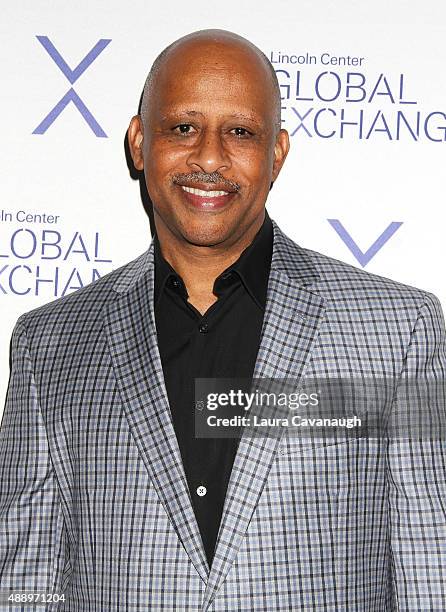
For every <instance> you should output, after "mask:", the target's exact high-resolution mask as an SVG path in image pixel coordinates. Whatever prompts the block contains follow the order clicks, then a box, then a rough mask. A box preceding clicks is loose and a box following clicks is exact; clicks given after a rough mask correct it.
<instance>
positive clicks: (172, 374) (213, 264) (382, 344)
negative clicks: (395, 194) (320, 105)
mask: <svg viewBox="0 0 446 612" xmlns="http://www.w3.org/2000/svg"><path fill="white" fill-rule="evenodd" d="M128 137H129V144H130V150H131V154H132V158H133V161H134V164H135V167H136V168H137V169H139V170H143V171H144V176H145V181H146V184H147V189H148V193H149V195H150V198H151V200H152V202H153V211H154V219H155V226H156V234H155V237H154V240H153V242H152V244H151V246H150V248H149V249H148V251H147V252H146V253H144V254H142V255H141V256H140V257H138V258H137V259H135V260H134V261H132V262H130V263H129V264H127V265H125V266H123V267H121V268H119V269H118V270H115V271H113V272H112V273H111V274H109V275H107V276H105V277H103V278H101V279H99V280H98V281H96V282H95V283H93V284H91V285H89V286H88V287H85V288H83V289H81V290H79V291H77V292H75V293H73V294H71V295H69V296H66V297H64V298H62V299H59V300H56V301H54V302H52V303H50V304H47V305H45V306H42V307H40V308H37V309H35V310H33V311H31V312H28V313H26V314H24V315H22V316H21V317H20V318H19V320H18V322H17V324H16V327H15V329H14V333H13V340H12V368H11V378H10V384H9V389H8V396H7V403H6V408H5V414H4V418H3V423H2V429H1V446H0V453H1V454H0V538H1V539H0V546H1V548H0V573H1V581H0V586H1V588H3V589H9V590H14V591H17V590H28V591H29V590H38V591H43V592H45V593H56V594H64V597H65V602H64V603H59V606H57V605H55V604H53V606H54V607H52V605H50V604H48V607H47V609H58V610H69V611H75V610H76V611H82V612H88V611H90V610H91V611H93V610H94V611H104V612H105V611H107V612H110V611H115V610H116V611H118V610H119V611H123V610H126V611H137V610H141V611H142V610H181V611H183V610H197V611H198V610H201V611H205V610H213V611H217V610H220V611H223V610H247V611H248V610H249V611H250V610H259V611H260V610H262V611H270V610H271V611H273V610H274V611H276V610H283V611H285V610H287V611H289V610H292V611H295V610H330V611H339V610H355V611H356V612H359V611H363V612H378V611H379V612H384V611H388V610H413V611H417V612H419V611H420V610H423V611H427V610H446V586H445V585H446V513H445V507H446V506H445V503H446V501H445V500H446V495H445V494H446V484H445V475H446V471H445V464H446V452H445V445H444V442H443V441H442V440H438V439H430V438H422V439H407V438H392V439H390V438H388V439H385V438H367V437H360V438H356V439H355V438H347V437H344V438H342V439H332V438H325V437H322V438H316V439H311V440H310V439H308V440H306V441H305V440H303V439H301V438H293V437H292V436H291V435H289V432H284V433H282V435H274V436H267V435H265V436H250V435H246V433H245V434H243V436H242V438H241V440H240V442H239V443H237V441H235V440H232V439H217V438H216V439H215V440H208V439H198V438H196V437H195V435H194V425H193V423H194V415H195V413H196V410H195V406H194V403H193V401H194V396H193V384H194V379H195V378H200V377H203V378H206V377H209V378H212V377H215V378H225V377H234V376H241V377H247V378H249V377H252V376H255V377H256V378H258V379H267V378H274V379H295V380H303V379H304V377H305V378H314V379H317V378H318V379H321V380H322V379H336V378H339V379H342V378H343V377H354V376H358V377H364V378H366V379H367V378H374V377H375V378H380V377H382V378H383V379H386V378H388V379H391V380H394V381H396V383H398V385H401V384H404V381H409V380H410V379H411V378H413V377H417V376H421V377H425V378H427V379H429V380H431V379H435V380H436V381H437V382H438V381H444V374H445V364H446V355H445V331H444V323H443V319H442V312H441V308H440V305H439V302H438V300H437V298H436V297H434V296H433V295H431V294H429V293H426V292H423V291H420V290H418V289H414V288H411V287H407V286H404V285H401V284H398V283H396V282H393V281H391V280H387V279H383V278H379V277H376V276H373V275H370V274H367V273H365V272H363V271H360V270H358V269H355V268H353V267H351V266H348V265H346V264H343V263H341V262H338V261H335V260H333V259H330V258H328V257H326V256H323V255H320V254H318V253H315V252H311V251H308V250H305V249H302V248H300V247H299V246H297V245H296V244H295V243H293V242H292V241H291V240H290V239H289V238H288V237H287V236H286V235H285V234H284V233H283V232H282V231H281V230H280V228H279V227H278V225H277V224H276V223H275V222H274V221H272V220H271V219H270V218H269V216H268V215H267V214H266V213H265V202H266V199H267V195H268V192H269V190H270V188H271V185H272V183H274V181H275V180H276V178H277V176H278V174H279V172H280V170H281V167H282V165H283V163H284V160H285V158H286V155H287V152H288V147H289V141H288V135H287V133H286V131H285V130H283V129H281V127H280V93H279V88H278V84H277V80H276V77H275V75H274V71H273V70H272V67H271V65H270V64H269V62H268V61H267V59H266V58H265V56H264V55H263V54H262V53H261V52H260V51H259V50H258V49H257V48H256V47H255V46H254V45H252V44H251V43H250V42H248V41H246V40H245V39H243V38H241V37H239V36H237V35H235V34H232V33H229V32H225V31H221V30H208V31H201V32H196V33H194V34H191V35H189V36H186V37H184V38H182V39H180V40H178V41H176V42H175V43H173V44H172V45H171V46H169V47H168V48H167V49H166V50H165V51H164V52H163V53H162V54H161V55H160V56H159V58H158V59H157V60H156V62H155V64H154V66H153V67H152V70H151V73H150V75H149V77H148V79H147V82H146V86H145V90H144V96H143V101H142V108H141V116H136V117H134V118H133V119H132V121H131V123H130V127H129V131H128ZM293 204H294V203H293ZM398 385H397V386H398ZM439 389H440V394H441V392H444V384H442V383H441V385H440V387H439ZM21 609H25V607H23V608H21Z"/></svg>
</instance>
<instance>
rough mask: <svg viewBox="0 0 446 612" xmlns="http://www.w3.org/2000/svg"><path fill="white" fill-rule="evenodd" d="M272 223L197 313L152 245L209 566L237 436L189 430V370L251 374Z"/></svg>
mask: <svg viewBox="0 0 446 612" xmlns="http://www.w3.org/2000/svg"><path fill="white" fill-rule="evenodd" d="M272 246H273V228H272V224H271V219H270V218H269V216H268V213H267V212H266V211H265V220H264V222H263V225H262V227H261V228H260V230H259V231H258V233H257V234H256V236H255V238H254V240H253V241H252V242H251V244H250V245H249V246H248V247H247V248H246V249H245V250H244V251H243V252H242V254H241V255H240V257H239V259H238V260H237V261H236V262H235V263H233V264H232V265H231V266H229V267H228V268H227V269H226V270H224V272H222V273H221V274H220V275H219V276H218V277H217V278H216V279H215V282H214V287H213V292H214V294H215V295H216V296H217V297H218V300H217V301H216V302H215V303H214V304H212V305H211V306H210V307H209V308H208V310H207V311H206V312H205V314H204V315H202V314H201V313H200V312H199V311H198V310H197V309H196V308H195V307H194V306H193V305H192V304H190V303H189V302H188V301H187V299H188V294H187V290H186V287H185V284H184V282H183V280H182V279H181V277H180V276H179V275H178V274H177V273H176V272H175V270H174V269H173V267H172V266H171V265H170V264H169V263H168V262H167V261H166V260H165V259H164V257H163V255H162V253H161V248H160V244H159V241H158V237H157V236H156V234H155V236H154V252H155V293H154V299H155V320H156V329H157V335H158V346H159V352H160V356H161V363H162V366H163V372H164V380H165V384H166V390H167V395H168V399H169V405H170V410H171V414H172V421H173V426H174V429H175V433H176V436H177V440H178V445H179V448H180V452H181V457H182V461H183V465H184V470H185V474H186V478H187V481H188V485H189V490H190V494H191V498H192V503H193V506H194V511H195V516H196V518H197V523H198V526H199V529H200V532H201V537H202V539H203V544H204V548H205V551H206V555H207V558H208V562H209V566H210V565H211V564H212V559H213V555H214V548H215V543H216V539H217V534H218V529H219V526H220V521H221V516H222V511H223V504H224V500H225V496H226V490H227V486H228V482H229V477H230V474H231V470H232V466H233V463H234V458H235V454H236V451H237V446H238V442H239V441H238V440H236V439H228V438H224V439H219V438H213V439H203V438H201V439H200V438H196V437H195V427H194V423H195V414H194V410H195V405H194V388H195V380H194V379H195V378H207V377H213V378H233V377H237V378H251V377H252V376H253V372H254V366H255V361H256V357H257V352H258V349H259V344H260V334H261V330H262V323H263V315H264V310H265V304H266V292H267V286H268V277H269V271H270V266H271V256H272Z"/></svg>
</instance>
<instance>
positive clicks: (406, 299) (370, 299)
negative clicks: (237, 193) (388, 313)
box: [276, 224, 439, 309]
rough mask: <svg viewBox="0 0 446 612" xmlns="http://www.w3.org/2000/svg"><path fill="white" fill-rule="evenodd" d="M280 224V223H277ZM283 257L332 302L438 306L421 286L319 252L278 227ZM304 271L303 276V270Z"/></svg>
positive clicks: (290, 266) (351, 304)
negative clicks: (429, 303) (375, 272)
mask: <svg viewBox="0 0 446 612" xmlns="http://www.w3.org/2000/svg"><path fill="white" fill-rule="evenodd" d="M276 225H277V224H276ZM279 234H280V238H279V242H280V245H281V251H282V257H283V258H285V259H286V260H287V266H288V269H289V270H292V269H293V268H294V269H295V274H296V276H297V277H299V276H304V277H307V278H310V279H311V281H312V283H311V285H312V287H314V290H316V291H318V292H319V293H320V294H321V295H323V296H324V297H326V298H327V299H328V300H329V301H330V300H331V301H337V302H338V303H339V302H345V304H346V306H348V305H350V306H351V307H353V306H354V305H355V304H357V305H359V304H364V303H368V304H369V305H370V306H371V307H372V305H373V304H376V306H377V307H383V306H385V305H386V304H388V305H391V306H392V307H393V308H395V307H396V308H398V306H402V307H406V308H407V307H414V308H416V309H419V308H421V306H422V305H423V304H424V303H426V302H431V303H432V302H433V303H435V304H436V305H437V306H438V303H439V302H438V298H437V297H436V296H435V295H433V294H432V293H430V292H429V291H426V290H424V289H420V288H418V287H414V286H412V285H409V284H406V283H402V282H400V281H397V280H394V279H391V278H388V277H385V276H381V275H378V274H374V273H372V272H369V271H366V270H364V269H361V268H357V267H356V266H353V265H351V264H348V263H346V262H344V261H340V260H338V259H335V258H334V257H330V256H329V255H326V254H323V253H320V252H318V251H315V250H312V249H308V248H304V247H302V246H300V245H298V244H297V243H296V242H294V241H293V240H292V239H291V238H289V237H288V236H286V235H285V234H284V232H283V231H282V230H280V229H279V231H278V232H277V235H279ZM297 268H301V269H304V270H305V273H304V275H302V271H301V270H300V271H299V270H298V269H297Z"/></svg>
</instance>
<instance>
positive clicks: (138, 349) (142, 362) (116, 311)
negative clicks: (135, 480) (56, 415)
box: [104, 243, 209, 581]
mask: <svg viewBox="0 0 446 612" xmlns="http://www.w3.org/2000/svg"><path fill="white" fill-rule="evenodd" d="M153 285H154V257H153V243H152V245H151V246H150V248H149V250H148V251H147V252H146V253H144V254H143V255H142V256H141V257H140V258H138V259H137V260H135V262H133V267H132V266H130V267H129V268H128V269H126V271H125V273H124V274H123V275H122V276H121V277H120V279H119V280H118V283H117V284H116V285H115V286H114V288H113V289H114V291H116V292H117V296H116V299H115V300H114V301H113V302H111V304H110V305H109V306H108V307H107V309H106V312H105V316H104V323H105V328H106V332H107V334H108V339H109V345H110V351H111V356H112V361H113V366H114V370H115V375H116V380H117V383H118V387H119V390H120V393H121V396H122V402H123V406H124V410H125V413H126V417H127V420H128V422H129V426H130V429H131V432H132V435H133V437H134V439H135V442H136V444H137V446H138V449H139V452H140V454H141V457H142V460H143V461H144V464H145V466H146V468H147V471H148V473H149V475H150V478H151V480H152V483H153V485H154V487H155V488H156V491H157V493H158V496H159V498H160V500H161V503H162V504H163V506H164V509H165V511H166V512H167V514H168V516H169V518H170V520H171V522H172V525H173V527H174V529H175V531H176V533H177V535H178V537H179V539H180V541H181V543H182V545H183V547H184V549H185V551H186V552H187V554H188V555H189V557H190V559H191V561H192V563H193V564H194V566H195V568H196V570H197V572H198V574H199V575H200V576H201V578H202V579H203V581H206V580H207V575H208V572H209V568H208V563H207V560H206V555H205V552H204V548H203V544H202V540H201V535H200V532H199V529H198V525H197V521H196V518H195V514H194V511H193V507H192V503H191V499H190V495H189V490H188V486H187V481H186V477H185V473H184V468H183V464H182V461H181V455H180V451H179V447H178V442H177V439H176V435H175V431H174V428H173V425H172V420H171V414H170V408H169V404H168V398H167V392H166V388H165V383H164V376H163V370H162V364H161V359H160V355H159V351H158V343H157V335H156V327H155V317H154V310H153Z"/></svg>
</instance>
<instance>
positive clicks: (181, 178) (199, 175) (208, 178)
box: [172, 172, 240, 191]
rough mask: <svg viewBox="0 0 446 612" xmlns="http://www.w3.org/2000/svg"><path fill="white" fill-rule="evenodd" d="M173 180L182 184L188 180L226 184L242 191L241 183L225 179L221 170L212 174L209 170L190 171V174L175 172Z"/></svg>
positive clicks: (229, 187) (230, 187)
mask: <svg viewBox="0 0 446 612" xmlns="http://www.w3.org/2000/svg"><path fill="white" fill-rule="evenodd" d="M172 182H173V183H174V184H182V183H187V182H191V183H210V184H216V183H218V184H219V185H221V186H226V187H227V188H228V189H230V190H233V191H240V185H239V184H238V183H234V181H230V180H228V179H225V177H224V176H222V175H221V174H220V172H211V173H210V174H208V173H207V172H190V173H188V174H175V175H174V176H173V178H172Z"/></svg>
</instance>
